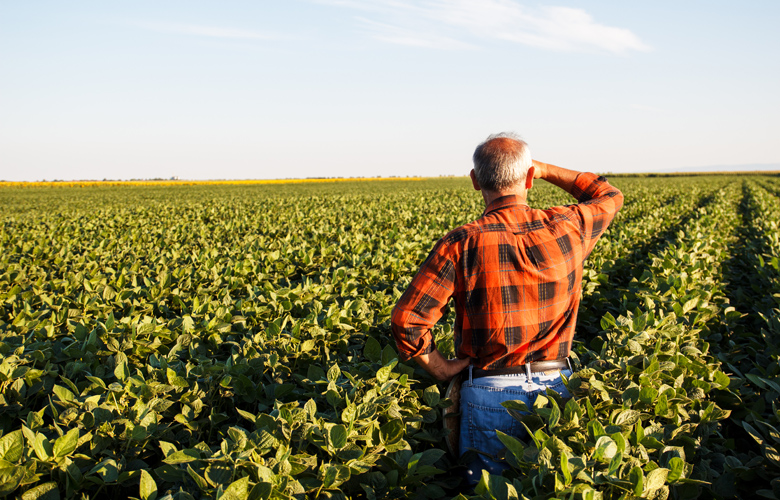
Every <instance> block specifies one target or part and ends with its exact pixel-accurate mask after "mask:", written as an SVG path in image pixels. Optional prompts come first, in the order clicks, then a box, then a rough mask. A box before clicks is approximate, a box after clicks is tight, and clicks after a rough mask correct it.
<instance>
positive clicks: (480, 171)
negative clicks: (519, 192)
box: [473, 132, 531, 193]
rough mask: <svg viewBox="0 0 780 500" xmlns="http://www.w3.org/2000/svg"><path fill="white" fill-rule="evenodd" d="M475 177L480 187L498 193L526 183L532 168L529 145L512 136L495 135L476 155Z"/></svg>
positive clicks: (504, 133)
mask: <svg viewBox="0 0 780 500" xmlns="http://www.w3.org/2000/svg"><path fill="white" fill-rule="evenodd" d="M473 159H474V175H475V177H476V181H477V183H479V186H480V187H481V188H482V189H484V190H487V191H492V192H494V193H499V192H502V191H506V190H508V189H510V188H513V187H516V186H517V185H518V184H519V183H523V182H524V181H525V179H526V174H527V173H528V169H529V168H530V167H531V152H530V151H529V149H528V144H526V143H525V141H524V140H522V139H521V138H520V136H518V135H516V134H513V133H506V132H503V133H500V134H494V135H491V136H490V137H488V138H487V140H485V142H483V143H482V144H480V145H479V146H477V149H476V150H475V151H474V156H473Z"/></svg>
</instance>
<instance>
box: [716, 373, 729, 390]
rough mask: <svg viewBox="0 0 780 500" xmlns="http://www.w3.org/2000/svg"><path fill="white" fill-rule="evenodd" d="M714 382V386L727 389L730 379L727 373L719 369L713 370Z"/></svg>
mask: <svg viewBox="0 0 780 500" xmlns="http://www.w3.org/2000/svg"><path fill="white" fill-rule="evenodd" d="M713 378H714V383H715V386H716V387H718V388H719V389H728V387H729V384H731V379H730V378H729V376H728V375H726V374H725V373H723V372H722V371H720V370H715V373H714V374H713Z"/></svg>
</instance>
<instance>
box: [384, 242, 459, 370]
mask: <svg viewBox="0 0 780 500" xmlns="http://www.w3.org/2000/svg"><path fill="white" fill-rule="evenodd" d="M454 292H455V265H454V264H453V260H452V258H451V256H450V255H449V248H448V245H447V244H446V243H445V241H444V240H443V239H442V240H439V241H438V243H436V245H435V246H434V247H433V250H431V253H430V254H429V255H428V258H427V259H425V262H423V264H422V266H421V267H420V270H419V271H418V272H417V274H416V275H415V277H414V279H412V282H411V283H410V284H409V287H408V288H407V289H406V291H405V292H404V294H403V295H402V296H401V298H400V299H399V300H398V303H397V304H396V305H395V307H394V308H393V313H392V316H391V323H392V331H393V337H394V338H395V342H396V345H397V346H398V351H399V354H400V356H401V359H402V360H403V361H406V360H408V359H409V358H413V357H415V356H419V355H421V354H430V353H431V352H433V350H434V349H435V348H436V344H435V343H434V340H433V334H432V333H431V329H432V328H433V326H434V325H435V324H436V322H437V321H439V319H440V318H441V317H442V315H443V314H444V308H445V307H446V306H447V302H448V301H449V299H450V297H451V296H452V295H453V294H454Z"/></svg>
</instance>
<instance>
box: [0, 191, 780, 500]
mask: <svg viewBox="0 0 780 500" xmlns="http://www.w3.org/2000/svg"><path fill="white" fill-rule="evenodd" d="M610 182H611V183H612V184H614V185H616V186H617V187H619V188H620V189H621V190H622V191H623V193H624V195H625V200H626V201H625V205H624V207H623V209H622V211H621V212H620V213H619V214H618V216H617V217H616V219H615V220H614V222H613V223H612V225H611V226H610V228H609V230H608V231H607V233H606V234H605V235H604V237H603V238H602V239H601V240H600V241H599V243H598V244H597V246H596V249H595V250H594V252H593V253H592V254H591V256H590V258H589V259H588V261H587V263H586V270H585V279H584V281H583V283H582V294H583V299H582V304H581V307H580V310H579V316H578V327H577V331H578V334H577V337H575V340H576V342H575V346H574V348H573V352H572V358H573V363H574V365H575V373H574V374H573V375H572V377H570V378H569V379H568V382H567V384H568V387H569V389H570V391H571V393H572V394H573V397H572V398H571V399H568V400H562V399H561V398H560V397H559V396H558V395H556V394H548V395H547V396H540V397H539V398H538V399H537V400H536V402H535V403H534V405H533V407H532V408H526V407H524V406H523V405H522V404H520V403H508V404H507V407H508V411H510V412H512V414H513V415H514V416H515V418H517V419H519V420H521V421H522V422H523V423H524V424H525V425H526V427H527V428H528V429H529V431H530V433H531V438H530V439H529V440H528V441H527V442H521V441H519V440H517V439H515V438H513V437H511V436H506V435H500V438H501V440H502V442H503V443H504V444H505V445H506V447H507V450H506V454H505V459H506V461H507V462H508V463H509V465H510V470H509V471H508V472H506V473H505V475H504V476H490V475H487V474H485V475H484V476H483V478H482V481H481V482H480V484H479V485H478V486H477V487H476V489H474V490H471V489H469V488H467V487H466V486H465V483H464V482H463V481H462V480H461V479H460V471H461V470H462V468H463V467H462V465H461V464H460V462H459V459H458V457H455V456H452V455H450V454H448V452H447V451H446V447H445V436H446V433H447V431H446V430H445V429H444V427H443V425H442V411H443V409H445V408H446V407H448V406H449V405H450V404H451V403H450V401H449V400H447V399H446V398H445V397H444V391H445V389H446V386H445V385H442V384H439V383H437V382H436V381H435V380H434V379H432V378H431V377H429V376H428V375H427V374H426V373H425V372H424V371H422V370H421V369H420V368H419V367H417V366H416V364H415V363H414V362H399V361H398V359H397V353H396V351H395V349H394V342H393V340H392V336H391V333H390V323H389V317H390V311H391V309H392V308H393V306H394V305H395V302H396V301H397V299H398V298H399V297H400V295H401V293H402V292H403V291H404V290H405V288H406V285H407V284H408V283H409V282H410V280H411V278H412V276H413V275H414V273H415V272H416V271H417V269H418V267H419V265H420V264H421V263H422V261H423V260H424V259H425V257H426V256H427V254H428V251H429V250H430V249H431V248H432V246H433V244H434V243H435V242H436V241H437V240H438V239H439V238H440V237H442V236H443V235H444V234H445V233H446V232H448V231H449V230H451V229H453V228H455V227H457V226H459V225H461V224H464V223H467V222H469V221H472V220H474V219H475V218H477V217H479V216H480V215H481V214H482V210H483V208H484V204H483V202H482V199H481V197H480V195H479V194H478V193H477V192H475V191H474V190H473V189H472V188H471V184H470V182H469V181H468V179H465V178H442V179H427V180H417V181H401V180H382V181H375V182H350V181H342V182H337V183H321V184H320V183H306V184H289V185H286V184H275V185H196V186H107V187H106V186H103V187H101V186H92V187H83V188H79V187H9V186H5V187H3V186H0V497H3V498H20V499H23V500H32V499H84V500H86V499H90V500H97V499H104V498H110V499H124V498H137V499H143V500H162V499H165V500H168V499H176V500H187V499H218V500H234V499H235V500H247V499H252V500H255V499H305V498H310V499H315V498H319V499H346V498H349V499H359V498H360V499H363V498H365V499H369V500H374V499H385V498H439V499H445V498H459V499H464V498H478V499H511V498H516V499H546V498H561V499H588V500H590V499H619V498H620V499H630V498H651V499H652V498H656V499H666V498H674V499H694V498H769V499H780V479H778V478H780V453H778V449H780V411H779V409H778V404H779V402H780V400H779V399H778V398H780V346H779V343H780V342H779V341H780V262H779V259H780V227H779V225H780V177H777V176H771V175H766V176H759V175H751V176H747V175H740V176H736V175H709V176H687V177H686V176H680V177H622V176H621V177H614V178H610ZM529 202H530V204H531V205H532V206H534V207H540V208H541V207H546V206H552V205H558V204H566V203H573V199H572V198H571V197H569V195H567V194H566V193H564V192H563V191H561V190H558V189H556V188H553V187H552V186H550V185H547V184H546V183H544V182H537V184H536V186H535V187H534V188H533V189H532V191H531V193H530V200H529ZM453 319H454V310H452V309H450V310H449V311H448V313H447V314H446V315H445V317H444V318H442V320H441V321H440V322H439V324H438V325H437V326H436V328H435V329H434V336H435V338H436V341H437V344H438V346H439V349H440V350H442V351H443V352H444V354H445V355H452V354H453V353H452V345H453V344H452V329H451V324H452V321H453Z"/></svg>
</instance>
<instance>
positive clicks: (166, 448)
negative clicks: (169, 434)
mask: <svg viewBox="0 0 780 500" xmlns="http://www.w3.org/2000/svg"><path fill="white" fill-rule="evenodd" d="M157 444H158V445H160V450H162V452H163V456H164V457H168V456H170V455H171V453H175V452H176V446H175V445H173V444H171V443H169V442H167V441H157Z"/></svg>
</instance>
